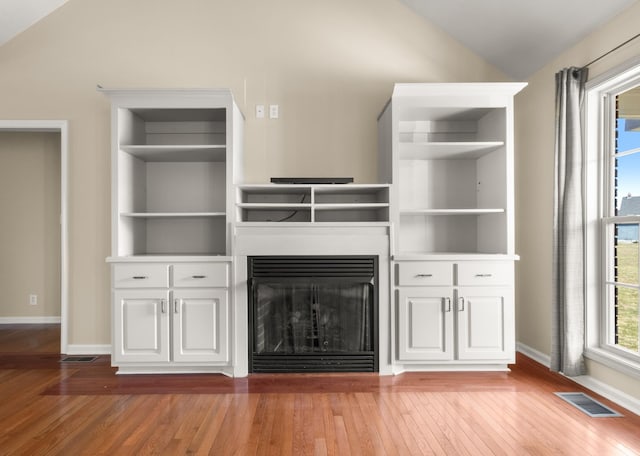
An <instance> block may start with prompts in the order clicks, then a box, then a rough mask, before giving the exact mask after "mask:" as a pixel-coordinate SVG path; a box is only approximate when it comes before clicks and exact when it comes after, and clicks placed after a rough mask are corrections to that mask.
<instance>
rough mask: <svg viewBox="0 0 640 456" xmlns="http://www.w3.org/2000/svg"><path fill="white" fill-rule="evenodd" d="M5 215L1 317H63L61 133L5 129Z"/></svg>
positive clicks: (0, 195)
mask: <svg viewBox="0 0 640 456" xmlns="http://www.w3.org/2000/svg"><path fill="white" fill-rule="evenodd" d="M0 213H1V214H2V216H0V233H2V236H0V252H2V254H1V255H0V284H1V286H0V288H2V300H1V301H0V319H1V318H2V317H59V316H60V134H58V133H8V132H0ZM30 294H36V295H38V304H37V305H35V306H32V305H29V299H28V297H29V295H30Z"/></svg>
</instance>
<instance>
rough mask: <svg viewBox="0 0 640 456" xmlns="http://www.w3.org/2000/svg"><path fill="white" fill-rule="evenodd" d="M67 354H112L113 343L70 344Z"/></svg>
mask: <svg viewBox="0 0 640 456" xmlns="http://www.w3.org/2000/svg"><path fill="white" fill-rule="evenodd" d="M64 354H65V355H110V354H111V345H81V344H69V345H67V351H66V352H64Z"/></svg>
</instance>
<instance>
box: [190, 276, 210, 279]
mask: <svg viewBox="0 0 640 456" xmlns="http://www.w3.org/2000/svg"><path fill="white" fill-rule="evenodd" d="M206 277H207V276H204V275H192V276H191V278H192V279H205V278H206Z"/></svg>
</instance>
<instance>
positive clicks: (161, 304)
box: [160, 299, 167, 313]
mask: <svg viewBox="0 0 640 456" xmlns="http://www.w3.org/2000/svg"><path fill="white" fill-rule="evenodd" d="M165 306H166V302H165V300H164V299H161V300H160V312H162V313H165V312H166V311H167V309H166V308H165Z"/></svg>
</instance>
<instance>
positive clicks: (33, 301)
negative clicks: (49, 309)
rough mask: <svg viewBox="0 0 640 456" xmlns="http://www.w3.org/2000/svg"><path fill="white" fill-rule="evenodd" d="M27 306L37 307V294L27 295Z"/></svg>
mask: <svg viewBox="0 0 640 456" xmlns="http://www.w3.org/2000/svg"><path fill="white" fill-rule="evenodd" d="M29 305H31V306H37V305H38V295H37V294H30V295H29Z"/></svg>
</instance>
